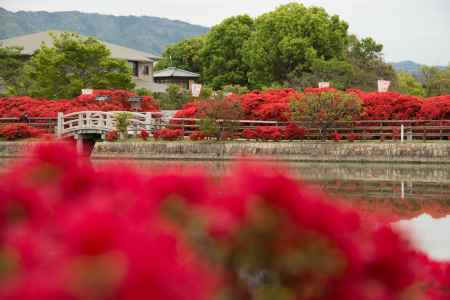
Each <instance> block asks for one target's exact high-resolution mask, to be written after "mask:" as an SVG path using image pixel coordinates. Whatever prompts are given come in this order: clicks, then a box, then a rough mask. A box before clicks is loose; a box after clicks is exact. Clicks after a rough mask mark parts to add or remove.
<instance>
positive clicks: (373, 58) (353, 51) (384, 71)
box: [346, 35, 397, 91]
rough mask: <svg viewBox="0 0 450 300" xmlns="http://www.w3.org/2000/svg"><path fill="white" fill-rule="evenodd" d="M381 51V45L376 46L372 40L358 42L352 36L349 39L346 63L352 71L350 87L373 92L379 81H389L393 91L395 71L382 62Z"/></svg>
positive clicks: (395, 83) (395, 77)
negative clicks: (350, 66)
mask: <svg viewBox="0 0 450 300" xmlns="http://www.w3.org/2000/svg"><path fill="white" fill-rule="evenodd" d="M382 51H383V45H381V44H377V43H376V42H375V41H374V40H373V39H372V38H364V39H361V40H360V39H358V38H357V37H356V36H353V35H352V36H350V37H349V47H348V50H347V54H346V61H347V62H348V63H349V64H351V65H352V70H353V74H352V77H351V80H350V84H349V86H350V87H356V88H359V89H362V90H366V91H373V90H376V89H377V81H378V80H379V79H384V80H389V81H391V82H392V84H391V88H393V89H395V88H396V87H397V76H396V73H395V70H394V68H393V67H392V66H391V65H389V64H386V63H385V62H384V60H383V52H382ZM347 87H348V86H347Z"/></svg>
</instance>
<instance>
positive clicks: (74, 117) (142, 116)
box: [55, 111, 161, 138]
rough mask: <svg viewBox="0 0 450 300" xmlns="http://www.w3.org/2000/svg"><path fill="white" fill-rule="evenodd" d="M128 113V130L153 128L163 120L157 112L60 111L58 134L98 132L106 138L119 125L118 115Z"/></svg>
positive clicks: (76, 136)
mask: <svg viewBox="0 0 450 300" xmlns="http://www.w3.org/2000/svg"><path fill="white" fill-rule="evenodd" d="M119 114H128V115H129V118H128V124H129V125H128V131H133V132H138V131H140V130H142V129H145V130H152V128H153V127H155V126H157V125H158V124H159V123H160V122H161V121H160V120H161V118H156V117H155V115H156V113H137V112H118V111H117V112H103V111H82V112H76V113H71V114H67V115H64V114H63V113H58V118H57V123H56V130H55V131H56V135H57V136H58V137H65V136H74V137H75V138H78V137H79V136H80V135H87V134H98V135H101V136H102V138H104V136H105V134H106V133H107V132H109V131H112V130H115V129H116V127H117V120H116V118H117V116H118V115H119Z"/></svg>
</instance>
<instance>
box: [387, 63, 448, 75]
mask: <svg viewBox="0 0 450 300" xmlns="http://www.w3.org/2000/svg"><path fill="white" fill-rule="evenodd" d="M391 65H392V66H393V67H394V69H395V70H396V71H403V72H407V73H410V74H412V75H417V76H419V75H420V69H421V68H422V66H423V65H421V64H418V63H415V62H413V61H410V60H405V61H401V62H397V63H391ZM438 68H445V67H444V66H438Z"/></svg>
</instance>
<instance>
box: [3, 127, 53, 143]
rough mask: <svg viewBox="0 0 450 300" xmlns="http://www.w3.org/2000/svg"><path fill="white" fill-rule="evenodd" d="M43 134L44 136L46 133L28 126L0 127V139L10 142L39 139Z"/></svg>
mask: <svg viewBox="0 0 450 300" xmlns="http://www.w3.org/2000/svg"><path fill="white" fill-rule="evenodd" d="M44 134H46V131H44V130H41V129H38V128H35V127H32V126H30V125H28V124H8V125H5V126H2V127H0V138H3V139H6V140H10V141H11V140H20V139H26V138H35V137H41V136H42V135H44Z"/></svg>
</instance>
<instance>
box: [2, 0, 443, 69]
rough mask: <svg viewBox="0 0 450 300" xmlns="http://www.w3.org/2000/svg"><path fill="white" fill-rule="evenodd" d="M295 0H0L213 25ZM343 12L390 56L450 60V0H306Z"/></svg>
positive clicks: (12, 6) (14, 5) (9, 4)
mask: <svg viewBox="0 0 450 300" xmlns="http://www.w3.org/2000/svg"><path fill="white" fill-rule="evenodd" d="M292 1H293V0H126V1H123V0H0V6H1V7H4V8H6V9H9V10H13V11H17V10H46V11H67V10H78V11H84V12H98V13H105V14H114V15H149V16H157V17H165V18H169V19H178V20H183V21H187V22H190V23H194V24H200V25H206V26H212V25H214V24H216V23H218V22H220V21H221V20H222V19H224V18H226V17H229V16H233V15H238V14H243V13H247V14H249V15H251V16H257V15H259V14H261V13H264V12H267V11H270V10H272V9H274V8H275V7H277V6H278V5H281V4H284V3H288V2H292ZM300 2H302V3H304V4H306V5H319V6H323V7H324V8H326V9H327V10H328V11H329V12H330V13H332V14H338V15H340V16H341V17H342V18H343V19H344V20H346V21H347V22H348V23H349V24H350V31H351V32H352V33H356V34H357V35H358V36H360V37H361V36H371V37H374V38H375V39H376V40H377V41H378V42H381V43H383V44H384V45H385V51H384V52H385V55H386V60H388V61H401V60H414V61H416V62H419V63H424V64H432V65H437V64H440V65H447V64H448V63H449V62H450V0H339V1H338V0H305V1H300Z"/></svg>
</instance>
